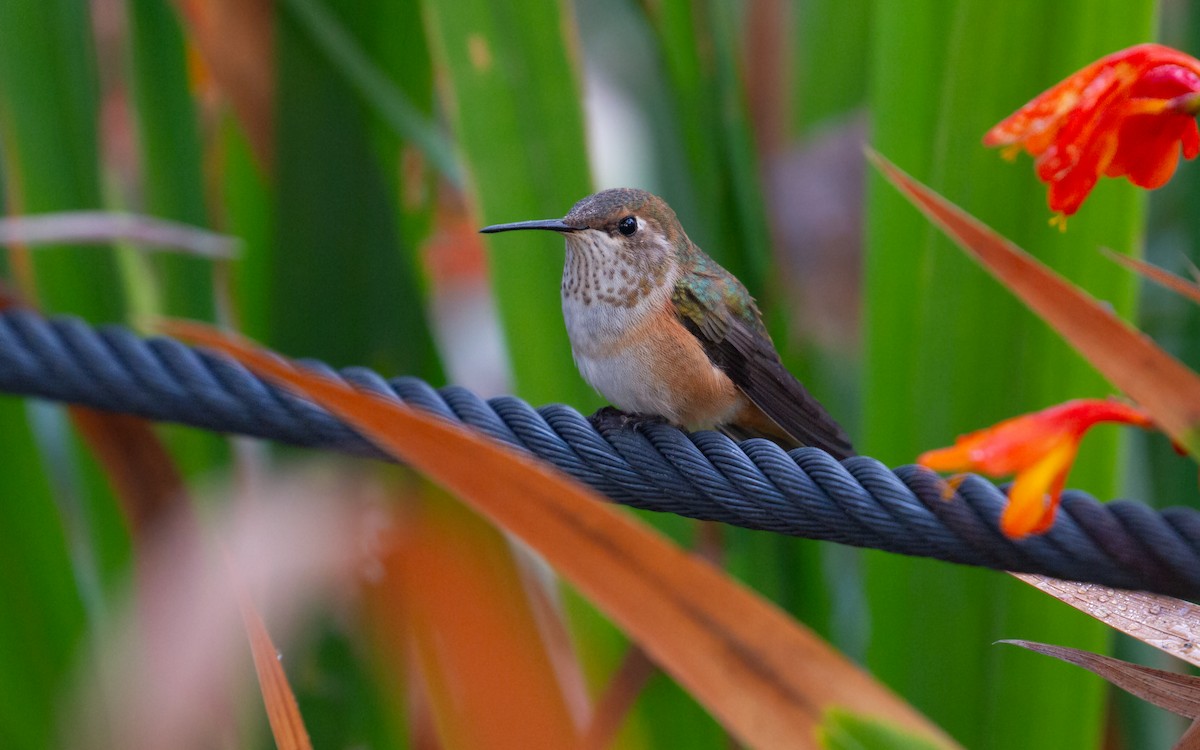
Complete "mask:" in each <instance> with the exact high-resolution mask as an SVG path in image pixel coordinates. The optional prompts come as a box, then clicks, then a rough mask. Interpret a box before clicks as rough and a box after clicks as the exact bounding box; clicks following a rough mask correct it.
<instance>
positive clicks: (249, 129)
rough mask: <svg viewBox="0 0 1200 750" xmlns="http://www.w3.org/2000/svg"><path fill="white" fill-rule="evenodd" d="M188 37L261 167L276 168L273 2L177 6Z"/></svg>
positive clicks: (232, 0) (218, 0)
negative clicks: (238, 123) (273, 165)
mask: <svg viewBox="0 0 1200 750" xmlns="http://www.w3.org/2000/svg"><path fill="white" fill-rule="evenodd" d="M175 4H176V6H178V8H179V10H180V14H181V16H182V17H183V19H184V26H185V28H186V29H187V32H188V37H189V39H190V40H191V41H192V43H193V44H194V45H195V46H196V48H197V49H198V50H199V51H200V56H201V57H202V58H203V60H204V63H205V64H206V65H207V66H208V70H209V71H210V72H211V74H212V77H213V79H215V81H216V85H217V87H218V88H220V89H221V91H223V92H224V93H225V95H226V96H227V97H228V98H229V101H230V103H231V104H232V105H233V109H234V112H236V113H237V116H238V120H240V121H241V123H242V127H243V128H244V129H245V131H246V136H247V138H248V139H249V141H250V144H251V146H252V147H253V148H254V155H255V156H256V157H258V161H259V163H260V164H261V165H262V166H263V167H264V168H266V169H267V170H268V171H270V169H271V166H272V164H273V163H274V154H275V137H274V111H275V41H274V40H275V35H274V25H275V5H274V3H273V2H272V0H175Z"/></svg>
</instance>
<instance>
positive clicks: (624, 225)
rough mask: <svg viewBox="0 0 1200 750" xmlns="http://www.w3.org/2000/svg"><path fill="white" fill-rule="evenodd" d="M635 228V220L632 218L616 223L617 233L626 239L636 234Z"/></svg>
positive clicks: (636, 226)
mask: <svg viewBox="0 0 1200 750" xmlns="http://www.w3.org/2000/svg"><path fill="white" fill-rule="evenodd" d="M637 228H638V223H637V219H635V218H633V217H632V216H626V217H625V218H624V219H621V220H620V221H618V222H617V231H618V232H620V233H621V234H623V235H625V236H626V237H628V236H629V235H631V234H633V233H634V232H636V231H637Z"/></svg>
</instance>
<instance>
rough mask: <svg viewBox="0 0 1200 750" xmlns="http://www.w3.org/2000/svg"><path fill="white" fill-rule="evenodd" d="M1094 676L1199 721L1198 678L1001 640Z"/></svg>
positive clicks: (1077, 651) (1042, 645)
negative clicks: (1065, 663)
mask: <svg viewBox="0 0 1200 750" xmlns="http://www.w3.org/2000/svg"><path fill="white" fill-rule="evenodd" d="M998 643H1010V644H1012V645H1014V646H1020V647H1021V648H1025V649H1029V650H1030V651H1036V652H1037V653H1039V654H1045V655H1046V656H1052V657H1054V658H1055V659H1061V660H1062V661H1065V662H1068V663H1070V664H1074V665H1076V666H1078V667H1083V668H1084V669H1086V670H1088V671H1089V672H1094V673H1095V674H1098V675H1100V676H1101V677H1103V678H1104V679H1106V680H1108V681H1109V682H1111V683H1112V684H1114V685H1116V686H1117V687H1119V688H1121V689H1122V690H1124V691H1125V692H1127V693H1130V694H1131V695H1136V696H1137V697H1139V698H1141V699H1142V700H1144V701H1147V702H1149V703H1153V704H1154V705H1156V706H1158V707H1159V708H1165V709H1166V710H1168V711H1170V712H1171V713H1175V714H1179V715H1180V716H1184V717H1187V718H1189V719H1196V718H1200V677H1192V676H1191V675H1183V674H1177V673H1175V672H1167V671H1165V670H1162V669H1153V668H1151V667H1143V666H1142V665H1140V664H1132V663H1130V662H1127V661H1121V660H1120V659H1114V658H1113V657H1111V656H1103V655H1101V654H1093V653H1092V652H1091V651H1081V650H1080V649H1076V648H1067V647H1066V646H1051V645H1049V644H1046V643H1035V642H1033V641H1021V640H1004V641H998Z"/></svg>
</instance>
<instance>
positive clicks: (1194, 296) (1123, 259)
mask: <svg viewBox="0 0 1200 750" xmlns="http://www.w3.org/2000/svg"><path fill="white" fill-rule="evenodd" d="M1104 254H1105V255H1107V256H1108V257H1109V258H1111V259H1112V260H1113V261H1115V262H1116V263H1119V264H1120V265H1122V266H1125V267H1126V268H1128V269H1130V270H1131V271H1136V272H1137V273H1140V274H1141V275H1143V276H1145V277H1146V278H1148V279H1150V280H1151V281H1153V282H1155V283H1157V284H1160V285H1162V286H1165V287H1166V288H1167V289H1170V290H1171V291H1173V292H1175V293H1176V294H1181V295H1183V296H1184V297H1187V298H1188V299H1190V300H1192V301H1193V302H1195V303H1197V304H1200V285H1198V284H1196V283H1194V282H1191V281H1188V280H1186V279H1184V278H1182V277H1179V276H1176V275H1175V274H1173V273H1171V272H1170V271H1167V270H1165V269H1162V268H1159V267H1158V266H1156V265H1154V264H1152V263H1147V262H1146V261H1144V260H1142V259H1141V258H1131V257H1130V256H1128V255H1122V254H1121V253H1114V252H1113V251H1112V250H1109V249H1107V248H1104Z"/></svg>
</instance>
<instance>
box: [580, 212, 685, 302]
mask: <svg viewBox="0 0 1200 750" xmlns="http://www.w3.org/2000/svg"><path fill="white" fill-rule="evenodd" d="M566 241H567V255H566V261H565V263H564V265H563V278H562V296H563V301H564V302H567V301H571V302H575V303H582V304H584V305H593V304H600V305H607V306H611V307H617V308H633V307H636V306H637V305H638V303H639V302H641V301H642V300H644V299H645V298H646V297H648V296H650V294H651V293H652V292H654V291H655V290H657V289H660V288H661V287H662V285H663V283H664V281H665V280H666V277H667V273H668V270H669V267H668V266H669V264H667V263H663V262H657V263H655V262H653V261H652V260H651V259H650V258H647V257H646V255H645V254H644V253H640V252H637V251H636V250H633V249H631V248H629V247H627V246H625V244H624V243H622V242H620V241H619V240H617V239H616V238H613V237H610V236H608V235H606V234H604V233H603V232H598V231H584V232H578V233H576V234H570V235H567V236H566Z"/></svg>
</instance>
